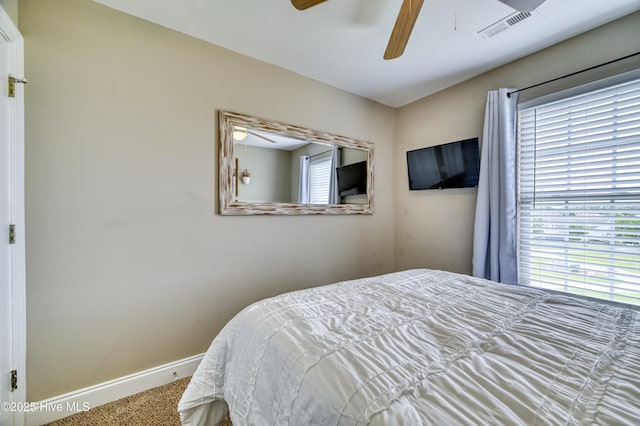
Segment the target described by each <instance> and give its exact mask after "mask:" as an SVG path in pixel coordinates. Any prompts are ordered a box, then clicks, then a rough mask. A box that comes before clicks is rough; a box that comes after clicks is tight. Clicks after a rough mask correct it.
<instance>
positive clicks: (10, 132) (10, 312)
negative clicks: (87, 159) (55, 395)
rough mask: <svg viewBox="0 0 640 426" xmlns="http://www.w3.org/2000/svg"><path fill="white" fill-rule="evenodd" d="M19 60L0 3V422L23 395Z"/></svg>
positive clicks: (18, 408) (12, 423)
mask: <svg viewBox="0 0 640 426" xmlns="http://www.w3.org/2000/svg"><path fill="white" fill-rule="evenodd" d="M22 58H23V41H22V37H21V36H20V33H19V32H18V30H17V29H16V27H15V25H14V24H13V23H12V21H11V20H10V19H9V17H8V16H7V14H6V13H5V11H4V9H2V7H0V426H16V425H22V424H24V411H25V410H24V407H23V406H22V404H20V403H21V402H24V401H25V395H26V394H25V391H24V378H25V372H24V368H25V298H24V293H25V284H24V279H25V275H24V129H23V127H24V124H23V123H24V92H23V90H24V88H23V87H22V85H21V84H18V86H17V87H16V90H15V95H14V96H13V97H10V94H9V85H8V78H9V76H10V75H11V76H14V77H18V78H21V77H22V71H23V69H22V66H23V65H22V61H23V59H22ZM11 225H13V226H15V236H14V235H11V234H13V233H12V232H10V229H11V228H10V226H11ZM20 234H22V235H20ZM13 371H16V373H17V380H18V381H17V383H12V382H13V380H12V372H13ZM16 385H17V387H16Z"/></svg>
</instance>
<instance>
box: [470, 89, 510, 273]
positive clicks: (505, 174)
mask: <svg viewBox="0 0 640 426" xmlns="http://www.w3.org/2000/svg"><path fill="white" fill-rule="evenodd" d="M510 90H513V89H499V90H493V91H490V92H489V93H488V95H487V106H486V110H485V117H484V129H483V132H482V154H481V159H480V180H479V182H478V198H477V202H476V217H475V227H474V235H473V275H474V276H476V277H481V278H488V279H490V280H493V281H496V282H502V283H506V284H517V283H518V264H517V256H516V250H517V249H516V238H517V230H516V227H517V212H516V203H517V201H516V197H517V188H516V176H517V175H516V122H517V114H516V107H517V99H518V94H517V93H514V94H512V95H511V97H509V96H507V93H508V92H509V91H510Z"/></svg>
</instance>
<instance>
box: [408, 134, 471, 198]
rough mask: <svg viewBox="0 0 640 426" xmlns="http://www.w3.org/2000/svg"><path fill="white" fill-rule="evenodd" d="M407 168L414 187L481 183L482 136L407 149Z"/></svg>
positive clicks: (463, 185) (410, 183) (425, 187)
mask: <svg viewBox="0 0 640 426" xmlns="http://www.w3.org/2000/svg"><path fill="white" fill-rule="evenodd" d="M407 170H408V172H409V189H410V190H418V189H446V188H470V187H475V186H478V177H479V174H480V148H479V144H478V138H472V139H465V140H461V141H457V142H450V143H446V144H442V145H436V146H431V147H428V148H421V149H415V150H413V151H407Z"/></svg>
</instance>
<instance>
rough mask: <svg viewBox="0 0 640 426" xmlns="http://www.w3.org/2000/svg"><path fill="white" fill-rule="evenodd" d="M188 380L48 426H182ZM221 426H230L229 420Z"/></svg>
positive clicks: (129, 397) (177, 381)
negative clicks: (182, 400) (181, 408)
mask: <svg viewBox="0 0 640 426" xmlns="http://www.w3.org/2000/svg"><path fill="white" fill-rule="evenodd" d="M189 379H190V378H189V377H187V378H185V379H181V380H176V381H175V382H173V383H169V384H168V385H164V386H160V387H157V388H154V389H150V390H148V391H146V392H141V393H138V394H135V395H131V396H128V397H126V398H123V399H119V400H117V401H114V402H111V403H109V404H105V405H101V406H99V407H95V408H92V409H91V410H89V411H87V412H84V413H78V414H74V415H73V416H69V417H66V418H64V419H60V420H57V421H55V422H52V423H49V424H48V425H47V426H94V425H95V426H98V425H100V426H102V425H118V426H146V425H154V426H179V425H180V416H179V415H178V411H177V407H178V401H179V400H180V397H181V396H182V393H183V392H184V390H185V388H186V387H187V385H188V384H189ZM220 426H231V422H230V421H228V420H226V421H223V422H222V423H220Z"/></svg>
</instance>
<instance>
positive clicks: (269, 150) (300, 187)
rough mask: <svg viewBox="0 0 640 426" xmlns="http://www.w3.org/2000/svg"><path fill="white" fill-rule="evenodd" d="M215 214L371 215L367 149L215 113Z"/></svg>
mask: <svg viewBox="0 0 640 426" xmlns="http://www.w3.org/2000/svg"><path fill="white" fill-rule="evenodd" d="M220 148H221V149H220V212H221V214H371V213H372V212H373V208H372V199H373V145H371V144H370V143H368V142H363V141H357V140H354V139H350V138H345V137H340V136H335V135H330V134H327V133H324V132H317V131H314V130H310V129H305V128H301V127H297V126H291V125H287V124H282V123H278V122H274V121H272V120H265V119H258V118H255V117H249V116H244V115H241V114H236V113H231V112H228V111H221V112H220Z"/></svg>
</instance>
